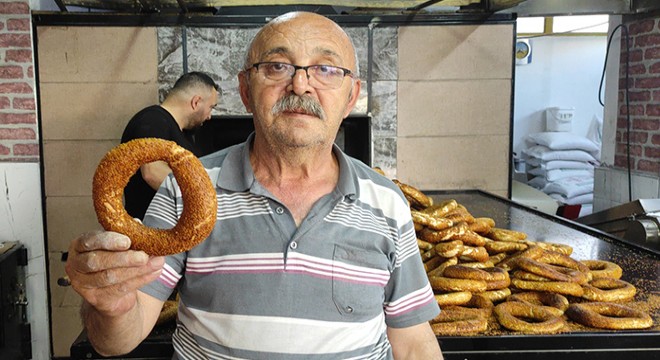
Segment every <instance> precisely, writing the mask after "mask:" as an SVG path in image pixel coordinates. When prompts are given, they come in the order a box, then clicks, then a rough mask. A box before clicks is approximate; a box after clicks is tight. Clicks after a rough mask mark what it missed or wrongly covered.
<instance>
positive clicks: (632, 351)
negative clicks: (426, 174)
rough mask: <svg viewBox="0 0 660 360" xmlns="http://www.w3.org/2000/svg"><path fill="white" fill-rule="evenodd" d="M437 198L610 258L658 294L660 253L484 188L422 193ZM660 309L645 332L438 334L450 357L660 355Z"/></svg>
mask: <svg viewBox="0 0 660 360" xmlns="http://www.w3.org/2000/svg"><path fill="white" fill-rule="evenodd" d="M424 193H425V194H427V195H429V196H431V197H432V198H433V199H434V201H435V202H439V201H442V200H444V199H455V200H456V201H457V202H458V203H460V204H462V205H464V206H465V207H466V208H467V209H468V211H470V213H471V214H472V215H474V216H475V217H490V218H492V219H494V220H495V226H496V227H498V228H506V229H511V230H516V231H522V232H525V233H526V234H527V235H528V239H530V240H535V241H541V242H552V243H560V244H566V245H570V246H572V247H573V254H572V255H571V257H572V258H574V259H576V260H586V259H594V260H608V261H612V262H615V263H617V264H619V265H620V266H621V267H622V268H623V276H622V279H623V280H626V281H628V282H630V283H632V284H633V285H635V286H636V287H637V289H638V296H640V293H643V294H650V295H652V296H655V297H657V296H658V295H660V291H659V289H658V283H659V282H660V254H659V253H658V252H656V251H653V250H652V249H648V248H645V247H641V246H638V245H636V244H634V243H630V242H627V241H625V240H624V239H621V238H618V237H615V236H612V235H609V234H607V233H604V232H602V231H600V230H597V229H594V228H590V227H588V226H586V225H582V224H579V223H576V222H573V221H570V220H567V219H564V218H560V217H557V216H554V215H548V214H545V213H542V212H540V211H537V210H535V209H532V208H529V207H527V206H524V205H521V204H518V203H515V202H513V201H511V200H508V199H506V198H502V197H499V196H497V195H493V194H490V193H486V192H483V191H480V190H460V191H424ZM659 312H660V311H658V309H654V310H653V311H651V316H652V317H653V319H654V326H653V327H652V328H650V329H646V330H625V331H608V330H595V329H588V328H584V329H585V330H579V331H574V332H571V333H561V334H556V335H520V334H516V333H507V332H506V331H500V332H499V333H498V334H493V335H488V333H486V334H484V335H475V336H439V337H438V342H439V343H440V345H441V347H442V351H443V354H444V356H445V359H447V360H454V359H460V360H481V359H489V360H493V359H495V360H496V359H507V360H515V359H535V360H536V359H557V358H561V359H596V358H598V359H620V358H622V357H623V356H625V357H628V356H633V357H634V360H642V359H660V313H659Z"/></svg>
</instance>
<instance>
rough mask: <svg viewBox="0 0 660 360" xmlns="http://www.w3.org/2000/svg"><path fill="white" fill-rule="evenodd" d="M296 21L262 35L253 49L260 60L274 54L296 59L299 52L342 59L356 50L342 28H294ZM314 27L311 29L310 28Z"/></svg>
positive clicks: (275, 27) (278, 25)
mask: <svg viewBox="0 0 660 360" xmlns="http://www.w3.org/2000/svg"><path fill="white" fill-rule="evenodd" d="M294 25H295V23H293V22H284V23H278V24H276V25H271V26H269V28H268V29H264V31H263V32H262V33H261V34H260V36H259V38H258V40H257V41H256V42H255V44H254V45H256V46H254V47H253V49H252V50H253V53H252V54H253V55H254V56H256V57H257V58H260V59H263V58H264V57H268V56H272V55H283V56H293V55H295V54H296V53H297V52H300V51H304V52H305V53H306V54H312V55H318V56H322V57H328V58H338V59H342V58H344V57H349V58H350V56H351V51H352V47H351V45H350V41H349V40H348V38H347V35H346V34H345V33H344V32H343V30H341V28H333V27H332V26H327V24H325V25H320V26H313V25H310V24H306V23H305V25H304V26H294ZM308 25H310V26H308Z"/></svg>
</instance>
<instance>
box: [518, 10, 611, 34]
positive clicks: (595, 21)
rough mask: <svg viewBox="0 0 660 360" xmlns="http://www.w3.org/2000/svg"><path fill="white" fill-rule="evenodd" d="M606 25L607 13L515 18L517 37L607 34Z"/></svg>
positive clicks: (607, 20)
mask: <svg viewBox="0 0 660 360" xmlns="http://www.w3.org/2000/svg"><path fill="white" fill-rule="evenodd" d="M608 27H609V16H608V15H574V16H549V17H519V18H518V19H517V20H516V30H517V31H516V32H517V34H518V37H519V38H525V37H537V36H545V35H553V36H559V35H565V36H575V35H583V36H584V35H607V31H608Z"/></svg>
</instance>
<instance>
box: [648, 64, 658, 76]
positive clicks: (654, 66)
mask: <svg viewBox="0 0 660 360" xmlns="http://www.w3.org/2000/svg"><path fill="white" fill-rule="evenodd" d="M658 73H660V61H658V62H657V63H655V64H652V65H651V66H649V74H658Z"/></svg>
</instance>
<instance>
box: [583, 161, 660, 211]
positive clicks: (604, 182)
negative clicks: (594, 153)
mask: <svg viewBox="0 0 660 360" xmlns="http://www.w3.org/2000/svg"><path fill="white" fill-rule="evenodd" d="M630 179H631V182H630V184H631V186H630V188H629V187H628V183H629V181H628V172H627V171H625V170H622V169H616V168H611V167H599V168H596V169H595V170H594V211H602V210H606V209H609V208H611V207H614V206H618V205H622V204H626V203H628V202H630V201H631V199H632V200H633V201H634V200H637V199H660V178H658V177H657V176H653V175H651V174H644V173H639V172H636V173H634V174H631V176H630ZM629 189H630V190H631V191H630V192H629V191H628V190H629ZM631 195H632V196H631Z"/></svg>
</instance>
